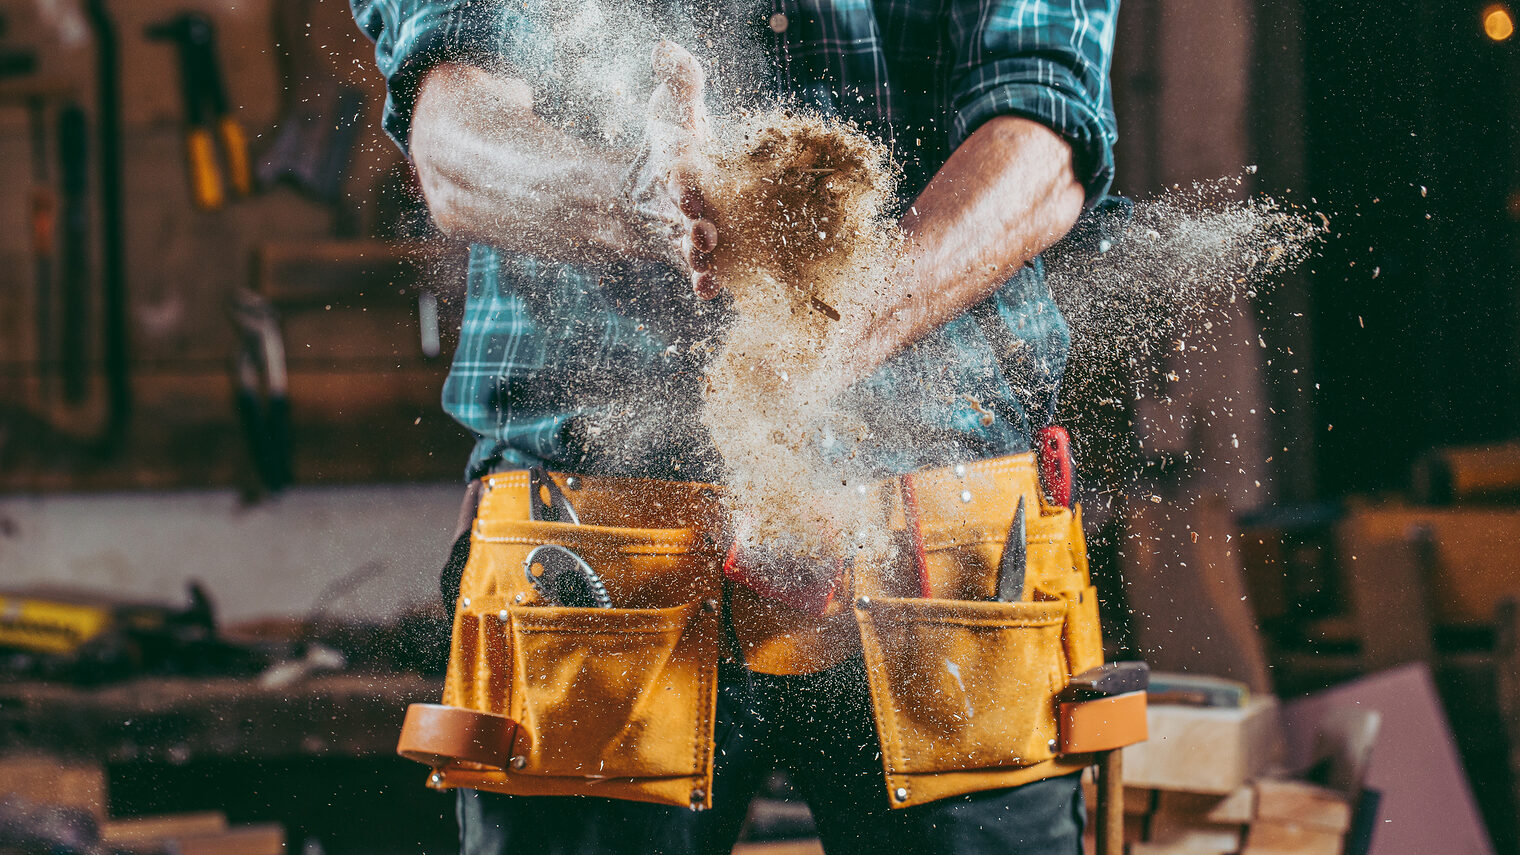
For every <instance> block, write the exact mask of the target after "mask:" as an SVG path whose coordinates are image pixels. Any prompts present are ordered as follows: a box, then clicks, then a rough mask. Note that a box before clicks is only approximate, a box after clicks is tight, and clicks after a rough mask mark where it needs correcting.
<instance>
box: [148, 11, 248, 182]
mask: <svg viewBox="0 0 1520 855" xmlns="http://www.w3.org/2000/svg"><path fill="white" fill-rule="evenodd" d="M147 34H148V38H150V39H154V40H156V41H168V42H173V43H174V45H175V47H176V48H177V49H178V52H179V76H180V84H181V86H182V87H183V89H184V97H185V124H186V130H185V150H186V156H187V157H188V159H189V162H190V190H191V194H192V195H193V196H194V198H195V203H196V204H197V205H199V206H200V207H202V208H204V209H206V210H215V209H217V208H220V207H222V205H224V204H225V203H226V201H227V192H226V187H227V185H229V184H230V185H231V187H232V190H233V192H235V193H236V194H237V195H239V196H247V195H248V194H249V193H251V192H252V191H253V173H252V171H251V169H250V166H249V160H248V138H247V135H246V134H244V132H243V126H242V125H240V124H239V123H238V121H237V119H235V118H233V117H232V115H231V112H230V111H229V108H228V105H227V90H226V88H225V87H224V86H223V85H222V73H221V68H220V67H219V64H218V62H217V55H216V29H215V28H214V27H213V26H212V24H211V20H210V19H209V18H207V17H206V16H204V15H201V14H198V13H195V12H184V13H181V14H179V15H176V16H174V17H173V18H170V19H169V20H167V21H162V22H160V23H158V24H154V25H153V26H151V27H148V30H147ZM218 142H220V143H221V161H222V162H221V164H218V158H217V143H218ZM223 166H225V167H226V177H225V180H224V178H223V173H222V167H223Z"/></svg>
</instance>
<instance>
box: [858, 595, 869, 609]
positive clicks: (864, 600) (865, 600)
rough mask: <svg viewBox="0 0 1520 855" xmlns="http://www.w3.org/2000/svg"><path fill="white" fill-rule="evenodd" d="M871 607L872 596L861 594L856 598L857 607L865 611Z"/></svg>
mask: <svg viewBox="0 0 1520 855" xmlns="http://www.w3.org/2000/svg"><path fill="white" fill-rule="evenodd" d="M870 607H871V598H870V597H867V596H865V595H861V596H859V597H856V598H855V608H857V609H860V610H861V611H865V610H866V609H869V608H870Z"/></svg>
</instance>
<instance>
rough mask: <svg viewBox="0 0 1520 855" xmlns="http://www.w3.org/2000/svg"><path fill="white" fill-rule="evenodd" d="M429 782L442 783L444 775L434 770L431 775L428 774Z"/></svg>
mask: <svg viewBox="0 0 1520 855" xmlns="http://www.w3.org/2000/svg"><path fill="white" fill-rule="evenodd" d="M428 783H430V784H441V783H443V776H442V775H440V774H438V773H437V772H434V773H433V774H431V775H429V776H428Z"/></svg>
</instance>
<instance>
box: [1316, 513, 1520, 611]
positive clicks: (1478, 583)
mask: <svg viewBox="0 0 1520 855" xmlns="http://www.w3.org/2000/svg"><path fill="white" fill-rule="evenodd" d="M1342 525H1343V526H1345V527H1348V528H1349V529H1350V530H1351V531H1352V533H1353V534H1354V535H1355V536H1356V538H1357V539H1358V541H1359V542H1361V543H1376V542H1389V541H1401V540H1407V539H1409V534H1410V532H1411V531H1412V530H1415V529H1419V528H1423V529H1425V530H1428V531H1429V532H1430V545H1431V547H1432V554H1431V556H1430V557H1431V559H1432V561H1431V566H1430V567H1429V568H1428V572H1429V574H1430V575H1429V578H1428V579H1427V583H1428V585H1429V592H1430V594H1429V603H1430V607H1431V609H1432V610H1433V614H1432V617H1433V619H1434V622H1435V623H1436V624H1437V625H1488V624H1491V623H1492V622H1493V620H1494V606H1495V604H1497V603H1498V602H1499V600H1501V599H1503V598H1504V597H1506V596H1520V561H1516V560H1515V556H1516V555H1520V508H1513V507H1496V506H1489V507H1482V506H1478V507H1453V508H1432V507H1422V506H1417V505H1401V504H1387V505H1377V506H1373V505H1360V506H1352V507H1351V508H1350V509H1349V510H1348V513H1347V515H1346V519H1345V521H1344V522H1343V523H1342Z"/></svg>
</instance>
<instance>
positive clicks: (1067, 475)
mask: <svg viewBox="0 0 1520 855" xmlns="http://www.w3.org/2000/svg"><path fill="white" fill-rule="evenodd" d="M1037 447H1038V449H1039V453H1040V491H1041V492H1043V493H1044V494H1045V501H1047V502H1049V503H1050V504H1051V505H1054V506H1056V507H1061V508H1069V507H1071V494H1072V481H1073V479H1074V478H1075V473H1074V471H1073V470H1074V469H1075V468H1076V466H1075V464H1074V462H1073V460H1072V456H1071V435H1070V434H1068V433H1067V432H1066V428H1063V427H1060V426H1058V425H1051V426H1049V427H1046V428H1042V429H1041V430H1040V435H1039V437H1038V441H1037Z"/></svg>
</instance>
